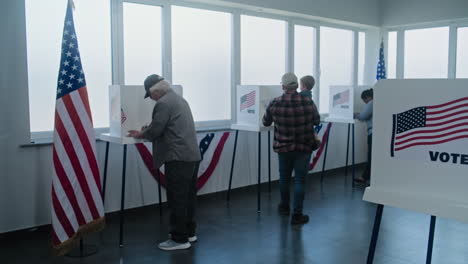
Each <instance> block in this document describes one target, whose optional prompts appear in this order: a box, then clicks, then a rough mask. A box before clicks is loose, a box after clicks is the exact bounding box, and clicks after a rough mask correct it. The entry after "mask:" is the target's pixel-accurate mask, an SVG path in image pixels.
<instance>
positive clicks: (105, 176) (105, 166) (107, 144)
mask: <svg viewBox="0 0 468 264" xmlns="http://www.w3.org/2000/svg"><path fill="white" fill-rule="evenodd" d="M108 160H109V141H107V142H106V157H105V158H104V180H103V182H102V203H103V204H104V201H105V199H106V184H107V161H108Z"/></svg>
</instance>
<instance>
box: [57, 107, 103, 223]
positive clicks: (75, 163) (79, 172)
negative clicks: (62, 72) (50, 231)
mask: <svg viewBox="0 0 468 264" xmlns="http://www.w3.org/2000/svg"><path fill="white" fill-rule="evenodd" d="M59 101H60V100H59ZM57 105H58V101H57ZM57 108H58V107H57ZM55 124H56V125H55V127H56V130H57V132H58V135H59V137H60V139H61V141H62V143H63V146H64V148H65V152H66V154H67V155H68V158H69V159H70V162H71V165H72V167H73V171H74V172H75V174H76V177H77V179H78V181H79V183H80V186H81V189H82V190H83V193H84V197H85V199H86V201H87V204H88V207H89V209H90V211H91V215H92V216H93V219H97V218H99V212H98V210H97V208H96V204H95V203H94V200H93V195H92V194H91V190H90V188H89V185H88V183H87V182H86V175H85V174H84V171H83V168H82V167H81V165H80V161H79V159H78V156H77V153H76V152H75V151H76V150H75V149H74V147H73V141H72V140H71V139H70V137H69V135H68V133H67V130H66V129H65V127H64V126H63V123H62V120H61V119H60V116H59V114H58V113H57V112H56V117H55Z"/></svg>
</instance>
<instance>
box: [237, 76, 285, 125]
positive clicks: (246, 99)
mask: <svg viewBox="0 0 468 264" xmlns="http://www.w3.org/2000/svg"><path fill="white" fill-rule="evenodd" d="M282 94H283V89H282V87H281V85H238V86H237V90H236V95H237V98H236V117H237V120H236V123H235V124H233V125H232V126H231V128H232V129H237V130H246V131H257V132H258V131H263V130H268V129H269V128H266V127H265V126H263V124H262V118H263V115H264V114H265V110H266V107H267V106H268V104H269V103H270V101H271V100H273V99H274V98H276V97H278V96H281V95H282Z"/></svg>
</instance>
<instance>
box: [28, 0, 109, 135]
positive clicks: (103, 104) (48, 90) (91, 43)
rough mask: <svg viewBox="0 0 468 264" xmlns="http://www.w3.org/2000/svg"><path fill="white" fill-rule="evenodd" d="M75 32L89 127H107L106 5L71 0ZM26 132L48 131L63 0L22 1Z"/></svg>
mask: <svg viewBox="0 0 468 264" xmlns="http://www.w3.org/2000/svg"><path fill="white" fill-rule="evenodd" d="M75 2H76V3H75V6H76V9H75V12H74V18H75V28H76V32H77V37H78V45H79V50H80V54H81V60H82V64H83V70H84V73H85V77H86V84H87V87H88V94H89V100H90V104H91V111H92V114H93V121H94V126H95V127H107V126H109V107H108V86H109V85H110V84H111V52H110V51H111V43H110V6H109V1H95V0H80V1H75ZM25 4H26V37H27V58H28V86H29V119H30V128H31V132H38V131H51V130H53V123H54V111H55V98H56V91H57V76H58V70H59V62H60V53H61V51H60V49H61V41H62V39H61V38H62V31H63V23H64V18H65V10H66V4H67V1H63V0H43V1H37V0H26V2H25Z"/></svg>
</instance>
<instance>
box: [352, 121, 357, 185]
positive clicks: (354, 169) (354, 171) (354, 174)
mask: <svg viewBox="0 0 468 264" xmlns="http://www.w3.org/2000/svg"><path fill="white" fill-rule="evenodd" d="M352 127H353V139H352V140H353V142H351V145H352V151H353V153H352V162H353V174H352V182H353V183H352V186H353V187H354V179H356V164H355V160H354V157H355V151H354V124H352Z"/></svg>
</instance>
